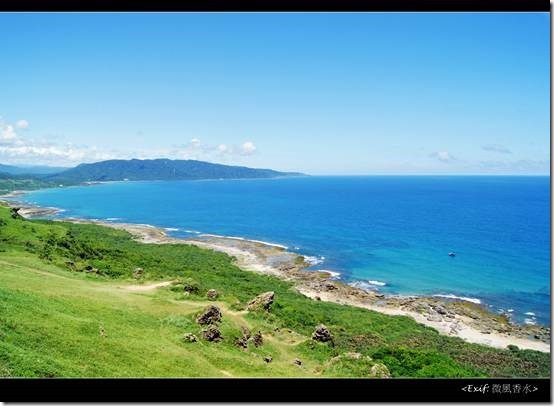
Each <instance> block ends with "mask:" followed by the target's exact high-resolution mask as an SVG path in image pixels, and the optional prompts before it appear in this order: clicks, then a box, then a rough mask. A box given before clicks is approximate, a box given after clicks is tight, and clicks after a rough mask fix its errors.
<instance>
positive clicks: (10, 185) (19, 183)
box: [0, 176, 58, 195]
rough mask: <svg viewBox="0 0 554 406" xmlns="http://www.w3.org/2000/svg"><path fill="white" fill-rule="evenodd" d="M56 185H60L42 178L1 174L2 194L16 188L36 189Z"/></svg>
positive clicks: (0, 186)
mask: <svg viewBox="0 0 554 406" xmlns="http://www.w3.org/2000/svg"><path fill="white" fill-rule="evenodd" d="M55 186H58V185H57V184H55V183H53V182H48V181H44V180H41V179H25V178H21V177H20V176H14V177H13V178H12V177H5V178H4V177H1V176H0V195H3V194H5V193H8V192H13V191H14V190H35V189H41V188H48V187H55Z"/></svg>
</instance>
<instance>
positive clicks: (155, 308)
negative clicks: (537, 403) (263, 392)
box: [0, 206, 550, 377]
mask: <svg viewBox="0 0 554 406" xmlns="http://www.w3.org/2000/svg"><path fill="white" fill-rule="evenodd" d="M163 281H166V282H168V283H166V284H161V282H163ZM209 291H210V294H209V295H207V294H208V292H209ZM214 292H215V293H214ZM264 292H274V297H273V302H272V303H271V304H270V305H267V306H260V307H259V308H257V309H254V308H252V307H251V308H250V309H248V308H247V306H248V303H249V302H251V301H252V299H253V298H255V297H256V296H258V295H260V294H262V293H264ZM210 306H215V307H216V308H217V309H218V311H220V312H221V319H220V320H219V319H218V317H207V316H206V317H199V316H201V315H202V314H203V313H204V312H205V311H206V309H211V308H210ZM211 311H213V312H215V310H213V309H212V310H211ZM215 314H217V312H215ZM199 320H201V321H202V323H199ZM205 320H208V321H207V322H206V323H207V324H203V323H204V321H205ZM319 325H324V326H325V328H326V329H328V331H329V332H330V333H331V335H332V339H331V340H328V341H319V340H317V339H314V338H313V333H314V330H315V329H316V326H319ZM215 330H217V332H216V331H215ZM316 337H318V336H317V335H316ZM549 375H550V354H544V353H540V352H536V351H530V350H518V349H517V348H515V349H514V348H512V349H506V350H500V349H494V348H489V347H485V346H481V345H477V344H469V343H466V342H464V341H463V340H461V339H459V338H455V337H446V336H443V335H439V334H438V333H437V332H436V331H435V330H433V329H431V328H428V327H425V326H423V325H421V324H418V323H416V322H415V321H413V320H412V319H410V318H408V317H401V316H387V315H383V314H380V313H376V312H372V311H368V310H364V309H360V308H355V307H350V306H342V305H338V304H333V303H326V302H322V301H315V300H311V299H308V298H306V297H304V296H302V295H301V294H299V293H297V292H296V291H295V289H294V288H293V287H292V286H291V285H290V284H289V283H287V282H284V281H282V280H279V279H277V278H274V277H270V276H265V275H261V274H256V273H252V272H246V271H243V270H241V269H239V268H238V267H237V266H235V265H234V264H233V259H232V258H231V257H229V256H227V255H225V254H223V253H218V252H214V251H210V250H205V249H200V248H198V247H195V246H188V245H182V244H177V245H155V244H142V243H138V242H136V241H134V240H133V239H132V238H131V236H130V235H129V234H128V233H126V232H123V231H119V230H113V229H109V228H105V227H100V226H95V225H83V224H72V223H66V222H51V221H38V220H34V221H30V220H25V219H22V218H18V217H17V216H15V218H14V216H12V215H11V213H10V210H9V208H7V207H1V206H0V376H6V377H8V376H13V377H16V376H29V377H58V376H72V377H75V376H83V377H93V376H94V377H98V376H103V377H130V376H133V377H146V376H151V377H152V376H156V377H158V376H160V377H161V376H179V377H182V376H190V377H195V376H196V377H198V376H203V377H206V376H220V377H225V376H241V377H249V376H257V377H264V376H268V377H269V376H281V377H292V376H295V377H296V376H298V377H314V376H322V377H326V376H345V377H387V376H392V377H480V376H493V377H512V376H517V377H547V376H549Z"/></svg>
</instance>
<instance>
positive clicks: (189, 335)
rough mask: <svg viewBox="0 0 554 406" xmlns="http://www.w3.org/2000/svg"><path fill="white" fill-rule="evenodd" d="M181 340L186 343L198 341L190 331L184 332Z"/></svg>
mask: <svg viewBox="0 0 554 406" xmlns="http://www.w3.org/2000/svg"><path fill="white" fill-rule="evenodd" d="M183 341H186V342H188V343H195V342H197V341H198V338H197V337H196V336H195V335H194V334H192V333H185V334H184V335H183Z"/></svg>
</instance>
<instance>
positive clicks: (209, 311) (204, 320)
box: [196, 306, 221, 325]
mask: <svg viewBox="0 0 554 406" xmlns="http://www.w3.org/2000/svg"><path fill="white" fill-rule="evenodd" d="M219 321H221V310H219V307H217V306H208V307H207V308H206V309H205V310H204V311H203V312H202V314H201V315H200V316H198V318H197V319H196V322H197V323H198V324H201V325H206V324H213V323H217V322H219Z"/></svg>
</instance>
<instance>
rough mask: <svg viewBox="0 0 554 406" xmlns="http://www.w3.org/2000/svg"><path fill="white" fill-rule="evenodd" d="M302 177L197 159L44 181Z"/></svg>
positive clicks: (83, 170) (109, 165) (89, 168)
mask: <svg viewBox="0 0 554 406" xmlns="http://www.w3.org/2000/svg"><path fill="white" fill-rule="evenodd" d="M0 171H1V168H0ZM300 175H302V174H301V173H298V172H278V171H274V170H272V169H254V168H247V167H245V166H229V165H220V164H213V163H209V162H203V161H195V160H171V159H145V160H142V159H131V160H109V161H102V162H96V163H91V164H81V165H78V166H76V167H74V168H70V169H67V170H64V171H61V172H59V173H55V174H49V175H45V176H42V177H41V178H42V179H43V180H45V181H52V182H57V183H81V182H101V181H121V180H130V181H132V180H195V179H254V178H275V177H282V176H300Z"/></svg>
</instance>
